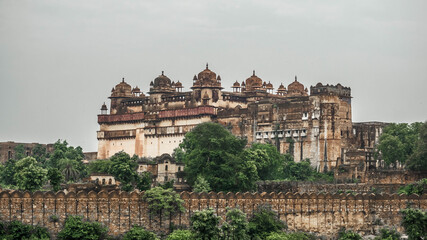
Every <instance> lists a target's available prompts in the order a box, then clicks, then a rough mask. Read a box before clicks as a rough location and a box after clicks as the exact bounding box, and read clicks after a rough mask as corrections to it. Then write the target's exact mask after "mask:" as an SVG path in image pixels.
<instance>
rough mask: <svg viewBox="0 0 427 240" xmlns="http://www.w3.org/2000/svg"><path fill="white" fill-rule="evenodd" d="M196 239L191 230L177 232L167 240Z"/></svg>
mask: <svg viewBox="0 0 427 240" xmlns="http://www.w3.org/2000/svg"><path fill="white" fill-rule="evenodd" d="M187 239H194V236H193V233H192V232H191V231H190V230H175V231H173V232H172V233H171V234H169V236H168V237H167V238H166V240H187Z"/></svg>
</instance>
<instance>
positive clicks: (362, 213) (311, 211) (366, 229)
mask: <svg viewBox="0 0 427 240" xmlns="http://www.w3.org/2000/svg"><path fill="white" fill-rule="evenodd" d="M142 196H143V193H139V192H131V193H126V192H120V191H117V190H116V191H111V192H105V191H101V192H99V193H96V192H94V191H90V192H88V191H80V192H78V193H74V192H69V193H67V194H65V193H64V192H58V193H53V192H34V193H29V192H19V191H13V192H8V191H3V192H0V220H1V221H11V220H19V221H22V222H24V223H27V224H33V225H40V226H43V227H47V228H48V229H49V230H50V231H51V232H52V233H53V234H54V235H55V234H56V233H57V232H58V231H60V230H61V229H62V226H63V223H64V220H65V218H66V216H67V215H81V216H83V217H84V218H85V219H88V220H91V221H97V222H100V223H102V224H103V225H105V226H107V227H108V228H109V233H110V234H112V235H120V234H123V233H125V232H126V231H128V230H129V228H130V227H131V226H132V225H142V226H144V227H145V228H147V229H149V230H152V231H157V232H166V231H167V229H168V228H169V226H170V224H172V223H173V224H174V225H187V226H188V225H189V217H190V216H191V214H192V213H193V212H194V211H196V210H202V209H205V208H208V207H211V208H213V209H214V210H215V211H216V213H217V214H218V216H220V217H221V218H222V219H225V215H226V212H227V207H231V208H234V207H239V208H240V209H241V210H242V211H244V212H245V213H246V214H247V215H248V217H250V216H252V213H253V211H254V210H255V209H256V208H257V206H258V205H260V204H263V203H268V204H270V205H271V206H272V208H273V209H274V210H275V211H277V213H278V215H279V217H280V219H282V220H283V221H285V222H286V223H287V225H288V227H289V229H290V230H301V231H307V232H313V233H319V234H322V235H329V236H332V235H334V234H336V233H337V232H338V230H339V229H340V228H342V227H345V228H347V229H353V230H355V231H358V232H360V233H364V234H368V233H372V232H373V231H374V229H375V228H380V227H383V226H384V225H388V226H395V227H397V229H398V230H402V229H401V228H400V227H399V226H400V222H401V215H400V213H399V210H401V209H404V208H406V206H408V204H409V205H412V206H413V207H415V208H421V209H427V195H426V194H424V195H422V196H417V195H412V196H404V195H401V196H399V195H396V194H392V195H388V194H384V195H374V194H371V195H368V194H357V195H351V194H347V195H345V194H335V195H331V194H319V195H317V194H298V193H297V194H293V193H286V194H284V193H279V194H276V193H235V194H234V193H227V194H225V193H221V192H219V193H209V194H205V193H202V194H197V193H188V192H182V193H181V197H182V199H183V200H184V205H185V212H183V213H180V214H177V215H176V216H173V217H171V216H164V215H160V216H156V217H153V216H150V215H149V212H148V205H147V203H145V202H144V201H142V198H141V197H142ZM51 216H57V217H58V221H57V222H53V221H51V218H52V217H51ZM380 223H382V224H383V225H382V226H379V225H378V224H380Z"/></svg>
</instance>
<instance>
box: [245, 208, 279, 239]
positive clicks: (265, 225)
mask: <svg viewBox="0 0 427 240" xmlns="http://www.w3.org/2000/svg"><path fill="white" fill-rule="evenodd" d="M286 228H287V226H286V224H285V223H284V222H282V221H281V220H280V219H279V218H278V217H277V213H275V212H274V211H273V210H272V209H271V206H270V205H268V204H264V205H260V206H258V208H257V210H256V211H255V212H254V215H253V216H252V218H251V219H250V220H249V235H250V236H251V238H252V239H257V238H259V239H265V238H266V237H267V236H268V235H269V234H270V233H273V232H280V231H281V230H282V229H286Z"/></svg>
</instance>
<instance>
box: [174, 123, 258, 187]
mask: <svg viewBox="0 0 427 240" xmlns="http://www.w3.org/2000/svg"><path fill="white" fill-rule="evenodd" d="M245 145H246V140H245V139H240V138H237V137H235V136H234V135H232V134H231V133H230V132H229V131H227V130H226V129H225V128H224V127H223V126H221V125H219V124H216V123H202V124H199V125H197V126H196V127H195V128H194V129H193V130H192V131H191V132H188V133H187V134H186V135H185V138H184V140H183V142H182V143H181V144H180V147H181V148H182V150H183V151H184V162H185V165H186V167H185V169H184V171H185V173H186V178H187V182H188V183H189V184H190V185H194V183H195V181H196V179H197V176H198V175H202V176H203V177H204V178H205V179H206V180H207V181H208V182H209V184H210V186H211V187H212V189H213V190H214V191H248V190H252V189H254V188H255V181H256V180H257V179H258V175H257V172H256V166H255V163H254V162H253V161H245V160H244V159H242V158H241V157H240V153H241V152H242V150H243V148H244V147H245Z"/></svg>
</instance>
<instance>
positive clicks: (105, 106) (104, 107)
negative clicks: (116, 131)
mask: <svg viewBox="0 0 427 240" xmlns="http://www.w3.org/2000/svg"><path fill="white" fill-rule="evenodd" d="M101 110H105V111H107V110H108V109H107V105H105V102H104V104H102V106H101Z"/></svg>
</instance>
